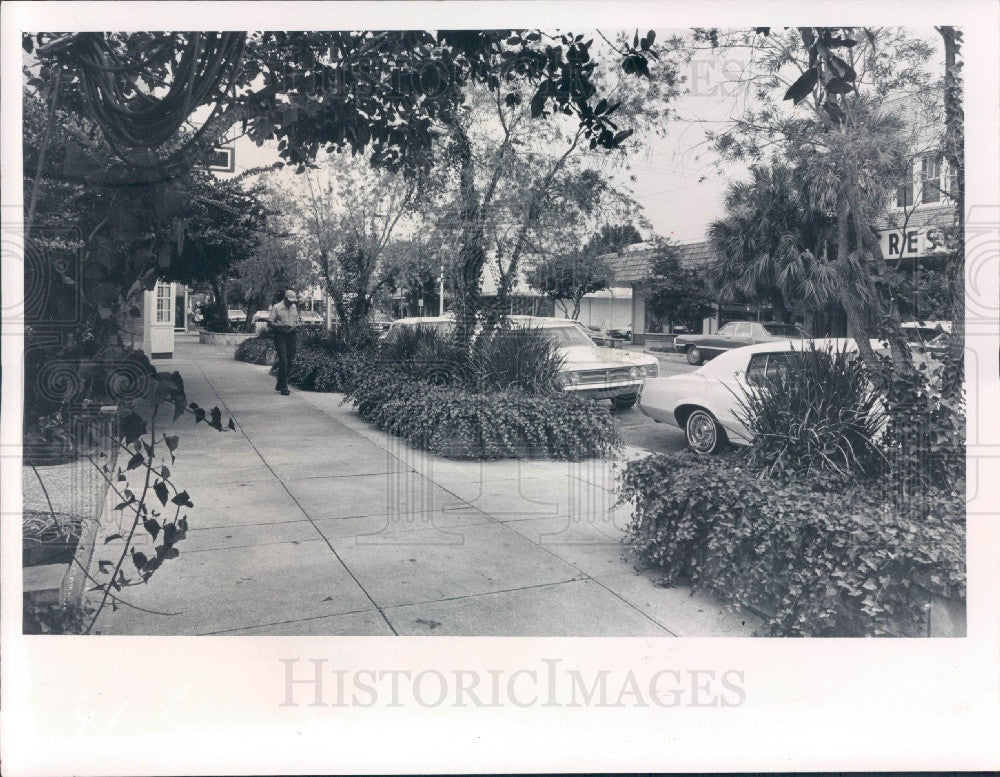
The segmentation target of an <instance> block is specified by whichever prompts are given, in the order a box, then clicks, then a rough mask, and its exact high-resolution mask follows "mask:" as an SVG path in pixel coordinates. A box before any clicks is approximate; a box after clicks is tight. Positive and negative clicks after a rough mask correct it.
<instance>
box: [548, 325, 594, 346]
mask: <svg viewBox="0 0 1000 777" xmlns="http://www.w3.org/2000/svg"><path fill="white" fill-rule="evenodd" d="M540 331H541V332H542V334H543V335H544V336H545V337H546V338H547V339H548V341H549V342H550V343H552V344H553V345H554V346H555V347H556V348H571V347H573V346H575V345H593V344H594V341H593V340H591V339H590V338H589V337H587V335H585V334H584V333H583V332H582V331H581V330H580V329H578V328H577V327H575V326H552V327H544V328H542V329H541V330H540Z"/></svg>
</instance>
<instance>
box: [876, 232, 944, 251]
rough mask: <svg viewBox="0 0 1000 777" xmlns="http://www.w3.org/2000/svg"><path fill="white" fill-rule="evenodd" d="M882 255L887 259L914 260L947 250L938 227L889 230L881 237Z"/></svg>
mask: <svg viewBox="0 0 1000 777" xmlns="http://www.w3.org/2000/svg"><path fill="white" fill-rule="evenodd" d="M879 237H880V239H881V242H882V255H883V256H885V257H886V258H887V259H904V258H908V257H912V258H914V259H916V258H919V257H923V256H930V255H933V254H936V253H941V252H943V251H946V250H947V246H945V245H944V238H943V236H942V235H941V232H940V230H939V229H938V228H937V227H918V228H916V229H907V230H902V229H887V230H885V231H884V232H882V233H881V235H880V236H879Z"/></svg>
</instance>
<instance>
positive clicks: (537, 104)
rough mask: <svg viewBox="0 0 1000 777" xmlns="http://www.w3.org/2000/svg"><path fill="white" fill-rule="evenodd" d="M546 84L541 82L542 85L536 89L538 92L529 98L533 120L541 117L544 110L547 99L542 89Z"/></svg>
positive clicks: (546, 82)
mask: <svg viewBox="0 0 1000 777" xmlns="http://www.w3.org/2000/svg"><path fill="white" fill-rule="evenodd" d="M547 84H548V81H543V82H542V85H541V86H540V87H538V91H537V92H535V94H534V96H533V97H532V98H531V118H533V119H537V118H538V117H539V116H541V115H542V111H543V110H545V98H546V97H548V93H547V90H546V89H545V88H544V87H545V86H546V85H547Z"/></svg>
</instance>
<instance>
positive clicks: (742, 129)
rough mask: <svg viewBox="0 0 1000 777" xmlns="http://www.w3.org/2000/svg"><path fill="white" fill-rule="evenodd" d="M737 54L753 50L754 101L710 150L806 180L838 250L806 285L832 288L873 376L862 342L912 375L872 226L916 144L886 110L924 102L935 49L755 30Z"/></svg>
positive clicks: (897, 39)
mask: <svg viewBox="0 0 1000 777" xmlns="http://www.w3.org/2000/svg"><path fill="white" fill-rule="evenodd" d="M739 44H740V45H744V44H749V45H750V47H751V48H752V50H753V52H754V57H755V60H754V61H753V62H752V63H751V65H752V66H751V67H749V68H747V71H746V72H747V75H746V76H745V79H744V82H743V85H744V87H745V88H746V90H747V91H748V92H750V93H752V94H753V96H754V97H755V98H756V99H755V101H754V103H753V105H752V107H750V108H748V110H747V112H746V114H745V115H744V116H741V117H740V118H739V119H738V120H737V121H736V122H735V123H734V126H733V127H732V128H731V129H730V130H728V131H726V132H723V133H720V134H717V135H716V136H715V137H714V140H715V142H716V146H717V148H719V150H720V151H722V152H723V153H724V154H726V155H728V156H730V157H735V158H753V159H759V158H761V157H762V156H763V155H764V154H765V153H766V152H767V151H769V150H770V151H775V152H779V153H781V154H782V155H783V156H784V157H785V158H786V159H787V160H788V161H789V163H790V164H791V165H792V166H793V167H794V168H796V170H797V171H798V172H799V173H800V174H801V175H802V176H803V178H804V180H805V181H806V183H807V187H806V190H807V191H808V194H809V207H810V208H812V209H813V210H816V211H818V212H821V213H825V214H829V215H830V216H831V218H832V220H833V224H834V226H833V231H832V234H833V242H834V243H835V244H836V249H837V250H836V253H835V255H834V254H830V255H828V256H827V257H826V258H825V259H823V258H822V257H816V259H817V261H816V262H815V263H814V265H813V267H812V272H813V275H814V277H813V278H811V279H809V280H811V281H812V282H813V283H814V285H815V286H817V287H819V286H820V285H822V282H827V281H828V282H829V284H830V288H831V291H832V292H833V294H834V295H835V297H836V299H837V301H838V302H839V303H840V305H841V306H842V307H843V308H844V310H845V311H846V312H847V316H848V328H849V333H850V334H851V335H852V336H853V337H855V339H856V340H857V342H858V347H859V350H860V352H861V354H862V357H863V358H864V359H865V361H866V363H868V365H869V366H870V367H871V368H872V369H873V370H875V371H876V372H879V373H880V372H882V371H883V365H882V362H881V360H880V359H878V358H877V357H876V355H875V354H874V352H873V351H872V350H871V348H870V347H869V342H868V341H869V338H870V337H881V338H883V339H886V340H888V342H889V345H890V350H891V353H892V370H893V371H895V372H896V373H903V372H908V371H912V369H913V367H912V360H911V358H910V354H909V349H908V347H907V344H906V339H905V337H904V336H903V333H902V329H901V328H900V320H901V318H900V311H899V307H898V304H897V302H896V301H895V300H894V298H893V296H892V294H891V291H890V286H889V284H888V282H887V280H888V278H889V276H890V274H891V268H890V267H889V266H888V264H887V262H886V259H885V257H884V256H883V255H882V251H881V247H880V245H879V239H878V236H877V234H876V232H875V225H876V224H877V222H878V220H879V218H880V216H881V215H882V213H883V212H884V210H885V208H886V205H887V202H888V200H889V196H890V193H891V192H892V190H893V189H894V183H895V182H897V181H901V180H903V179H904V175H905V171H906V169H907V161H908V159H907V151H908V147H909V146H911V145H912V140H913V134H914V133H913V130H912V129H911V128H908V127H906V126H904V125H903V123H902V122H901V121H900V120H899V118H898V116H897V115H896V114H895V113H893V112H891V111H889V110H886V108H885V101H886V98H887V97H888V96H890V95H899V94H905V95H906V96H909V97H912V98H913V99H914V100H916V101H917V102H918V104H920V102H921V101H922V102H923V103H927V102H928V97H929V91H930V90H929V84H930V77H929V74H928V73H927V69H926V61H927V60H928V58H929V57H930V56H931V54H932V50H931V49H930V47H929V46H928V45H927V44H926V43H924V42H922V41H919V40H917V39H914V38H912V37H910V36H908V35H907V34H906V33H905V31H903V30H901V29H899V28H829V27H821V28H815V27H802V28H797V29H788V30H784V31H780V32H779V31H773V30H771V29H770V28H758V29H757V30H755V31H753V32H752V33H751V32H747V33H745V34H743V35H742V36H740V38H739ZM779 95H780V96H781V99H778V96H779ZM787 106H790V107H787Z"/></svg>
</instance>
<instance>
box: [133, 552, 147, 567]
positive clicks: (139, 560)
mask: <svg viewBox="0 0 1000 777" xmlns="http://www.w3.org/2000/svg"><path fill="white" fill-rule="evenodd" d="M147 561H148V559H147V558H146V554H145V553H143V552H142V551H141V550H133V551H132V563H133V564H135V568H136V569H138V570H139V571H140V572H141V571H142V568H143V567H144V566H145V565H146V562H147Z"/></svg>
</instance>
